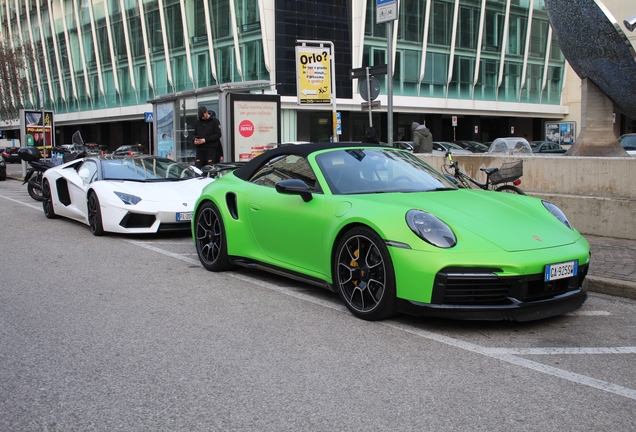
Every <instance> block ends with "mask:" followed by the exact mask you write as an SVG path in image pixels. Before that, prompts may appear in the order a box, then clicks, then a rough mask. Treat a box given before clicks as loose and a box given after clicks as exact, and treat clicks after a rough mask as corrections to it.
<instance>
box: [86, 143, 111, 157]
mask: <svg viewBox="0 0 636 432" xmlns="http://www.w3.org/2000/svg"><path fill="white" fill-rule="evenodd" d="M84 148H85V149H86V153H87V154H88V155H89V156H92V155H105V154H109V153H110V149H109V148H108V146H107V145H103V144H97V143H86V144H84Z"/></svg>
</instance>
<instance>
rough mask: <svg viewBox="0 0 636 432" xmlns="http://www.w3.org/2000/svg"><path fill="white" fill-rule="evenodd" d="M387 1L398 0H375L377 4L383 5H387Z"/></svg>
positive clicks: (394, 0)
mask: <svg viewBox="0 0 636 432" xmlns="http://www.w3.org/2000/svg"><path fill="white" fill-rule="evenodd" d="M387 3H397V0H375V5H376V6H382V5H385V4H387Z"/></svg>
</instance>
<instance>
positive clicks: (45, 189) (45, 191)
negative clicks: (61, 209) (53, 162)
mask: <svg viewBox="0 0 636 432" xmlns="http://www.w3.org/2000/svg"><path fill="white" fill-rule="evenodd" d="M42 197H43V198H44V201H42V210H44V216H46V217H47V218H48V219H55V218H56V217H57V215H56V214H55V209H54V208H53V197H52V196H51V185H50V184H49V181H48V180H46V179H45V180H44V184H42Z"/></svg>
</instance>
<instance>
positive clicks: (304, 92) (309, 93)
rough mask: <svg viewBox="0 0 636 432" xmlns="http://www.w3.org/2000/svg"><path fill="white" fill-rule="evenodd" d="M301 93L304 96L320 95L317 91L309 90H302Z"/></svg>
mask: <svg viewBox="0 0 636 432" xmlns="http://www.w3.org/2000/svg"><path fill="white" fill-rule="evenodd" d="M301 93H302V94H304V95H305V96H307V95H315V94H318V92H317V91H316V90H308V89H302V90H301Z"/></svg>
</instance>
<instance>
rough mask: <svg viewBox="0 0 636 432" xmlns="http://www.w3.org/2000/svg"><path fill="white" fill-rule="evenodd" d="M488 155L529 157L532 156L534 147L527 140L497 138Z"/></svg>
mask: <svg viewBox="0 0 636 432" xmlns="http://www.w3.org/2000/svg"><path fill="white" fill-rule="evenodd" d="M488 153H495V154H504V155H528V156H532V155H533V153H532V147H530V143H529V142H528V140H526V139H525V138H518V137H508V138H497V139H496V140H494V141H493V142H492V144H490V148H489V149H488Z"/></svg>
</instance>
